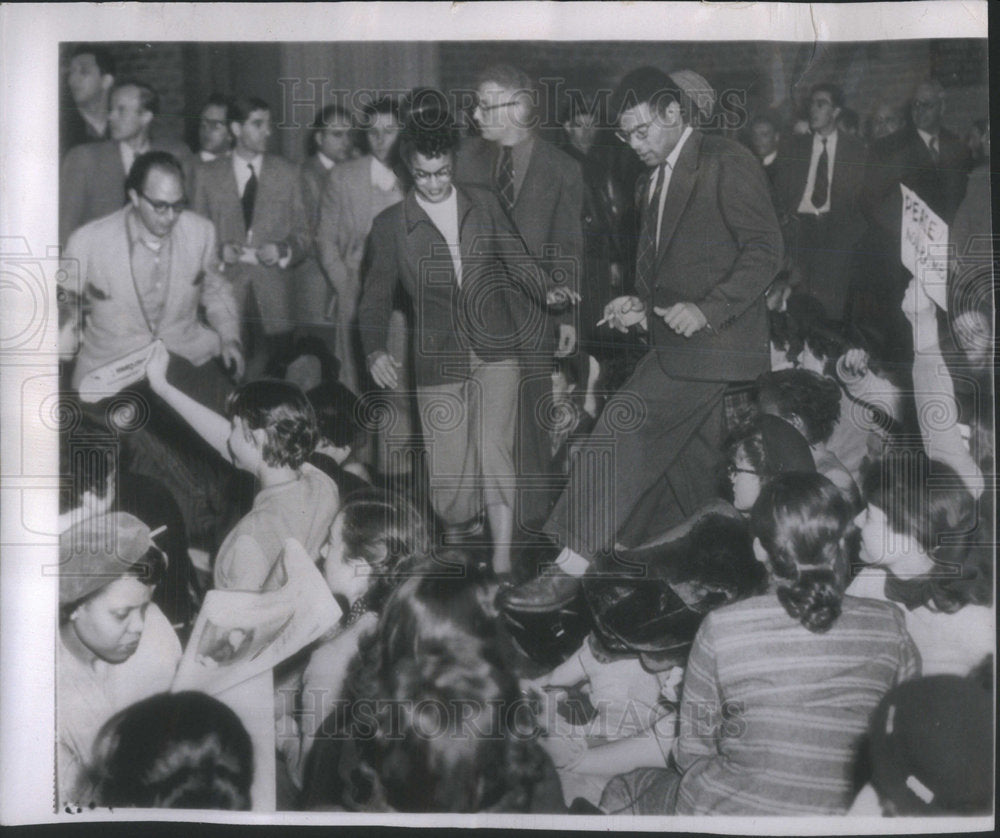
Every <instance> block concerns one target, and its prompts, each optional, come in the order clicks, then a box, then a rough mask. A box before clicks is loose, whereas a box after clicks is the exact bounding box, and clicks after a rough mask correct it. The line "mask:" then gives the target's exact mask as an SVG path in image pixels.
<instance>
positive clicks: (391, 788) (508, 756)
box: [303, 551, 565, 813]
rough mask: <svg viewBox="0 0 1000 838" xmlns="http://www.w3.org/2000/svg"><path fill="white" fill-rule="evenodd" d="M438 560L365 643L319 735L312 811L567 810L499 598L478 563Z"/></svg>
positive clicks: (308, 802)
mask: <svg viewBox="0 0 1000 838" xmlns="http://www.w3.org/2000/svg"><path fill="white" fill-rule="evenodd" d="M436 558H437V561H436V562H433V563H431V564H428V565H426V566H425V568H424V571H425V574H426V575H421V576H417V577H415V578H411V579H409V580H408V581H406V582H405V583H404V584H403V585H402V586H401V587H400V588H398V589H397V590H396V592H395V593H394V594H393V595H392V596H391V597H390V598H389V600H388V602H387V603H386V606H385V608H384V609H383V611H382V614H381V615H380V617H379V622H378V627H377V629H376V631H375V634H373V635H372V636H371V638H369V640H367V641H366V642H365V643H364V644H363V645H362V648H361V652H360V653H359V656H358V658H357V659H356V661H355V664H354V666H353V667H352V671H351V675H350V679H349V683H348V688H347V690H346V693H345V701H344V702H343V703H342V704H341V705H340V706H338V707H336V708H335V709H334V711H333V712H332V713H331V714H330V715H329V716H328V717H327V719H326V720H325V721H324V723H323V727H322V730H321V731H320V732H319V734H318V736H317V740H316V745H315V747H314V748H313V751H312V755H311V758H310V763H309V767H308V770H307V775H306V776H307V781H306V786H305V792H304V796H303V802H304V805H305V808H309V809H317V808H318V809H330V808H334V809H340V810H347V811H375V812H391V811H401V812H531V813H558V812H564V811H565V808H564V807H563V805H562V793H561V791H560V789H559V780H558V778H557V777H556V774H555V770H554V768H553V767H552V764H551V762H549V760H548V758H547V757H546V755H545V752H544V751H542V749H541V748H540V747H539V745H538V744H537V742H535V741H534V738H533V736H532V734H533V733H534V719H533V715H532V712H531V708H530V707H529V706H528V705H527V704H526V703H525V702H524V700H523V698H522V697H521V695H520V692H519V689H518V684H517V679H516V678H515V676H514V675H513V673H512V672H511V671H510V669H509V668H508V667H507V665H506V664H505V663H504V659H505V656H504V653H503V651H502V646H501V640H500V637H499V635H498V633H497V620H496V615H495V614H493V613H491V611H490V610H488V609H489V605H488V603H489V601H490V599H491V596H490V592H489V589H488V588H487V587H486V586H485V585H483V584H481V583H480V582H478V581H477V580H476V579H475V578H474V577H473V576H472V575H471V573H470V572H469V571H470V570H471V567H472V564H471V561H470V560H469V557H468V556H465V555H464V554H461V553H459V552H457V551H446V552H444V553H442V554H440V555H438V556H437V557H436ZM442 568H451V569H452V571H454V570H455V569H460V570H461V569H462V568H464V569H465V570H464V572H462V573H460V574H455V573H454V572H452V573H451V574H450V575H445V574H443V572H442Z"/></svg>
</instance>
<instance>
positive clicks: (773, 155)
mask: <svg viewBox="0 0 1000 838" xmlns="http://www.w3.org/2000/svg"><path fill="white" fill-rule="evenodd" d="M777 156H778V150H777V149H775V150H774V151H772V152H771V153H770V154H769V155H767V157H765V158H764V159H763V160H761V161H760V162H761V163H762V164H763V165H765V166H770V165H771V164H772V163H773V162H774V161H775V159H776V158H777Z"/></svg>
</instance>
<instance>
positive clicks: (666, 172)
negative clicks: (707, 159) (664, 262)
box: [648, 125, 691, 249]
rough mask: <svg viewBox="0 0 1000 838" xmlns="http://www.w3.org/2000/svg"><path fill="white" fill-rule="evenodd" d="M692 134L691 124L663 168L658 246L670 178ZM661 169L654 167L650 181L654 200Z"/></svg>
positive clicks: (657, 231)
mask: <svg viewBox="0 0 1000 838" xmlns="http://www.w3.org/2000/svg"><path fill="white" fill-rule="evenodd" d="M690 136H691V126H690V125H688V126H687V127H686V128H685V129H684V132H683V133H682V134H681V138H680V139H679V140H678V141H677V145H675V146H674V148H673V151H671V152H670V154H668V155H667V159H666V160H665V161H664V162H665V163H666V164H667V165H666V166H664V168H663V189H661V190H660V206H659V207H658V208H657V213H656V247H657V249H659V247H660V227H661V225H662V224H663V207H664V206H666V203H667V191H668V190H669V189H670V178H671V176H672V175H673V172H674V166H675V165H676V163H677V158H678V157H680V154H681V149H682V148H684V143H686V142H687V139H688V137H690ZM659 171H660V168H659V166H657V167H656V168H655V169H653V176H652V178H651V179H650V181H649V192H648V195H649V198H648V200H650V201H652V199H653V192H655V191H656V178H657V173H658V172H659Z"/></svg>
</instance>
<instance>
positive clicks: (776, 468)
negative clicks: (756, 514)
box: [726, 413, 816, 516]
mask: <svg viewBox="0 0 1000 838" xmlns="http://www.w3.org/2000/svg"><path fill="white" fill-rule="evenodd" d="M726 458H727V460H728V464H727V467H726V474H727V475H728V476H729V481H730V484H731V485H732V491H733V506H734V507H735V508H736V510H737V511H738V512H739V513H740V514H741V515H744V516H749V514H750V510H751V509H753V505H754V503H756V501H757V498H758V497H759V496H760V492H761V489H763V487H764V486H766V485H767V484H768V483H769V482H770V481H771V480H773V479H774V478H775V477H777V476H778V475H779V474H785V473H787V472H792V471H805V472H814V471H816V464H815V462H814V461H813V457H812V452H811V451H810V450H809V443H808V442H806V439H805V437H804V436H802V434H800V433H799V432H798V431H797V430H796V429H795V428H794V427H793V426H792V425H790V424H789V423H788V422H786V421H785V420H784V419H782V418H781V417H779V416H771V415H769V414H766V413H765V414H763V415H761V416H758V417H757V418H755V419H754V420H752V421H751V422H748V423H747V424H745V425H743V426H741V427H739V428H737V429H736V430H734V431H733V432H732V433H731V434H730V435H729V437H728V438H727V440H726Z"/></svg>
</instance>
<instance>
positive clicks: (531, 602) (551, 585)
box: [500, 564, 580, 612]
mask: <svg viewBox="0 0 1000 838" xmlns="http://www.w3.org/2000/svg"><path fill="white" fill-rule="evenodd" d="M579 591H580V580H579V579H577V578H576V577H575V576H570V575H569V574H567V573H564V572H563V571H562V570H560V569H559V567H558V566H557V565H554V564H551V565H548V566H547V567H545V568H543V569H542V572H541V573H540V574H538V576H537V578H535V579H532V580H531V581H530V582H525V583H524V584H523V585H518V586H517V587H516V588H511V589H509V590H506V591H503V592H502V595H501V600H500V604H501V605H502V606H503V607H505V608H511V609H514V610H515V611H529V612H538V611H551V610H552V609H555V608H561V607H563V606H564V605H568V604H569V603H571V602H572V601H573V600H574V599H575V598H576V595H577V594H578V593H579Z"/></svg>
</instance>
